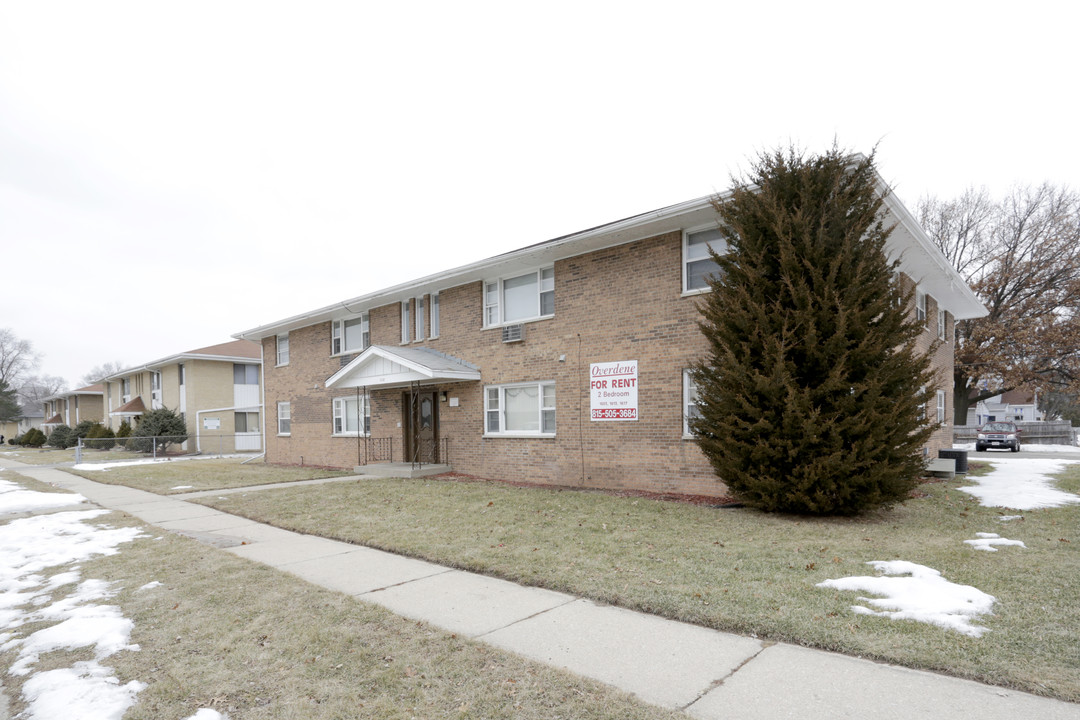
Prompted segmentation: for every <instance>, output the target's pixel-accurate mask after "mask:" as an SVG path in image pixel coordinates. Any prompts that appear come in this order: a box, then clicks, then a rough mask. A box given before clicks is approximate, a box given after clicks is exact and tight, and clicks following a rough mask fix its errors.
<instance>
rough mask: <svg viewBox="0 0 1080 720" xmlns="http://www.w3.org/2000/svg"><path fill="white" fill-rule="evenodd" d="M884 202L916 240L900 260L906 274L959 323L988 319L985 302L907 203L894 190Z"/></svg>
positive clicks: (902, 254)
mask: <svg viewBox="0 0 1080 720" xmlns="http://www.w3.org/2000/svg"><path fill="white" fill-rule="evenodd" d="M879 179H880V177H879ZM884 202H885V206H886V207H887V208H888V210H889V212H890V213H891V214H892V216H893V217H894V218H896V221H897V224H898V225H899V226H900V227H902V228H903V229H904V230H905V231H906V232H907V234H908V235H909V236H910V237H911V238H912V239H914V241H915V247H913V248H905V249H904V250H902V251H901V253H900V255H901V257H900V258H899V260H900V263H901V266H902V268H903V269H904V271H905V272H907V273H908V275H910V276H911V277H912V279H913V280H915V282H917V283H919V285H920V286H921V287H922V289H924V290H926V291H927V292H929V293H930V294H931V295H932V296H934V299H935V300H939V301H942V304H943V305H944V306H945V308H946V309H947V310H948V311H949V312H950V313H952V315H953V317H955V318H957V319H958V320H967V319H970V318H979V317H985V316H986V315H987V314H988V310H987V309H986V307H985V306H984V305H983V304H982V301H980V300H979V298H978V296H977V295H975V292H974V291H973V290H972V289H971V287H970V286H969V285H968V284H967V282H965V281H964V278H962V277H961V276H960V273H958V272H957V271H956V269H955V268H953V266H952V263H950V262H949V260H948V258H946V257H945V255H944V254H943V253H942V252H941V250H940V249H939V248H938V247H937V246H936V245H935V244H934V242H933V240H931V239H930V237H929V236H928V235H927V234H926V231H925V230H923V228H922V225H920V224H919V222H918V221H917V220H916V219H915V217H914V216H913V215H912V214H911V213H910V212H909V211H908V209H907V207H905V206H904V203H902V202H901V201H900V199H899V198H898V197H897V196H896V194H895V193H893V192H891V191H887V192H885V197H884ZM894 233H895V231H894ZM911 250H914V251H915V255H912V254H911V252H910V251H911Z"/></svg>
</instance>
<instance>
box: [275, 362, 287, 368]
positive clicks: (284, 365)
mask: <svg viewBox="0 0 1080 720" xmlns="http://www.w3.org/2000/svg"><path fill="white" fill-rule="evenodd" d="M274 367H276V368H282V367H289V363H281V364H280V365H275V366H274Z"/></svg>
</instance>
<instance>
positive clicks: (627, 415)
mask: <svg viewBox="0 0 1080 720" xmlns="http://www.w3.org/2000/svg"><path fill="white" fill-rule="evenodd" d="M637 388H638V386H637V360H622V361H620V362H607V363H593V364H592V365H590V366H589V395H590V409H591V410H592V413H591V415H590V418H589V419H590V420H637V419H638V414H637V410H638V407H637Z"/></svg>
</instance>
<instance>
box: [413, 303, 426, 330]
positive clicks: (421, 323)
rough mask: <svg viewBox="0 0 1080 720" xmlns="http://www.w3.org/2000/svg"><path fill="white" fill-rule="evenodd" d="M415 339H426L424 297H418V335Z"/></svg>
mask: <svg viewBox="0 0 1080 720" xmlns="http://www.w3.org/2000/svg"><path fill="white" fill-rule="evenodd" d="M413 339H414V340H423V339H424V298H422V297H418V298H416V336H415V337H414V338H413Z"/></svg>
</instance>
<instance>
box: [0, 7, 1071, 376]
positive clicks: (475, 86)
mask: <svg viewBox="0 0 1080 720" xmlns="http://www.w3.org/2000/svg"><path fill="white" fill-rule="evenodd" d="M1078 21H1080V10H1078V6H1077V5H1076V4H1073V3H1063V2H1045V1H1041V0H1039V1H1035V2H1026V3H995V2H947V1H946V0H938V2H907V3H902V4H896V3H866V2H817V3H808V2H755V3H746V2H679V1H677V0H676V1H671V0H666V1H665V2H649V3H643V2H633V1H627V0H623V1H621V2H587V1H586V0H578V1H577V2H562V1H561V0H545V2H543V3H539V2H537V3H528V4H527V3H515V2H506V1H503V2H469V1H468V0H457V1H455V2H446V1H442V2H427V1H424V0H419V1H414V2H407V3H406V2H400V3H399V2H319V1H318V0H316V1H311V0H305V2H302V3H301V2H293V3H283V2H265V1H260V2H229V1H228V0H215V1H214V2H203V1H199V0H195V1H192V0H185V1H184V2H168V3H166V2H154V1H151V0H139V1H137V2H109V1H108V0H95V2H81V1H80V2H51V1H49V0H33V2H28V1H25V0H0V268H2V270H0V327H9V328H11V329H12V330H13V331H14V332H15V333H16V334H17V335H18V336H20V337H22V338H25V339H28V340H31V341H32V342H33V343H34V345H35V346H36V348H37V349H38V350H39V351H41V352H42V353H44V355H45V357H44V361H43V363H42V366H41V368H40V371H41V372H44V373H47V374H52V375H61V376H63V377H65V378H66V379H67V380H68V382H69V383H71V384H72V387H74V383H75V382H76V381H77V380H78V378H79V377H80V376H81V375H83V374H84V373H85V372H87V371H88V370H89V369H90V368H91V367H93V366H95V365H98V364H101V363H104V362H107V361H116V360H119V361H122V362H123V363H125V364H126V365H134V364H136V363H141V362H145V361H149V360H153V359H156V358H158V357H162V356H165V355H169V354H172V353H175V352H181V351H184V350H190V349H194V348H197V347H202V346H205V345H212V344H216V343H219V342H225V341H227V340H229V336H230V335H231V334H233V333H236V332H240V331H242V330H246V329H249V328H252V327H255V326H258V325H261V324H263V323H268V322H271V321H274V320H277V319H281V318H284V317H287V316H290V315H294V314H298V313H301V312H304V311H307V310H311V309H314V308H317V307H321V306H323V305H328V304H330V303H332V302H335V301H337V300H342V299H345V298H349V297H354V296H356V295H360V294H363V293H367V292H370V291H372V290H377V289H379V288H383V287H387V286H389V285H393V284H396V283H398V282H403V281H406V280H409V279H410V278H414V277H420V276H422V275H426V274H430V273H433V272H437V271H440V270H444V269H449V268H451V267H454V266H457V265H461V264H464V263H467V262H472V261H474V260H478V259H481V258H484V257H488V256H490V255H494V254H497V253H501V252H506V251H508V250H512V249H514V248H518V247H522V246H524V245H528V244H532V243H535V242H540V241H542V240H546V239H550V238H553V237H557V236H560V235H564V234H567V233H571V232H574V231H577V230H582V229H585V228H588V227H592V226H595V225H599V224H602V223H605V222H608V221H612V220H617V219H620V218H623V217H626V216H629V215H634V214H636V213H639V212H644V211H647V210H651V209H654V208H659V207H663V206H665V205H669V204H672V203H676V202H681V201H683V200H689V199H692V198H696V197H700V196H703V195H708V194H710V193H713V192H717V191H722V190H724V189H726V188H727V187H728V186H729V185H730V178H731V176H732V174H733V173H736V174H737V173H739V172H740V171H741V170H742V169H744V168H745V167H746V166H747V160H748V159H749V158H751V157H753V156H754V155H755V154H757V153H758V152H759V151H761V150H764V149H770V148H775V147H777V146H778V145H782V144H787V143H789V142H795V143H796V144H798V145H800V146H801V147H803V148H805V149H807V150H810V151H818V150H823V149H825V148H826V147H828V146H829V145H830V144H831V143H832V142H833V139H834V138H835V139H836V140H837V141H838V142H839V144H840V145H841V146H842V147H844V148H847V149H850V150H856V151H861V152H868V151H869V150H870V149H871V148H872V147H873V146H874V145H875V144H877V145H878V166H879V169H880V171H881V173H882V175H883V176H884V177H885V178H886V180H888V181H890V182H892V183H893V184H894V186H895V188H896V191H897V193H898V195H899V197H900V198H901V199H902V200H903V201H904V202H905V203H906V204H907V205H908V207H909V208H914V206H915V204H916V202H917V201H918V199H919V198H920V197H921V196H923V195H925V194H935V195H938V196H941V197H951V196H954V195H957V194H959V193H960V192H962V191H963V189H964V188H966V187H968V186H971V185H974V186H980V185H986V186H987V187H988V188H989V189H990V190H991V191H993V192H995V193H999V192H1001V191H1004V190H1005V189H1007V188H1008V187H1009V186H1010V185H1012V184H1014V183H1031V184H1037V183H1040V182H1043V181H1052V182H1056V183H1059V184H1067V185H1069V186H1071V187H1074V188H1075V187H1078V186H1080V182H1078V181H1080V178H1078V175H1080V143H1078V142H1077V138H1076V126H1077V113H1076V110H1077V107H1076V102H1077V101H1076V96H1077V92H1076V83H1077V76H1076V70H1077V57H1076V39H1075V32H1076V28H1077V27H1078V25H1080V22H1078Z"/></svg>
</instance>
